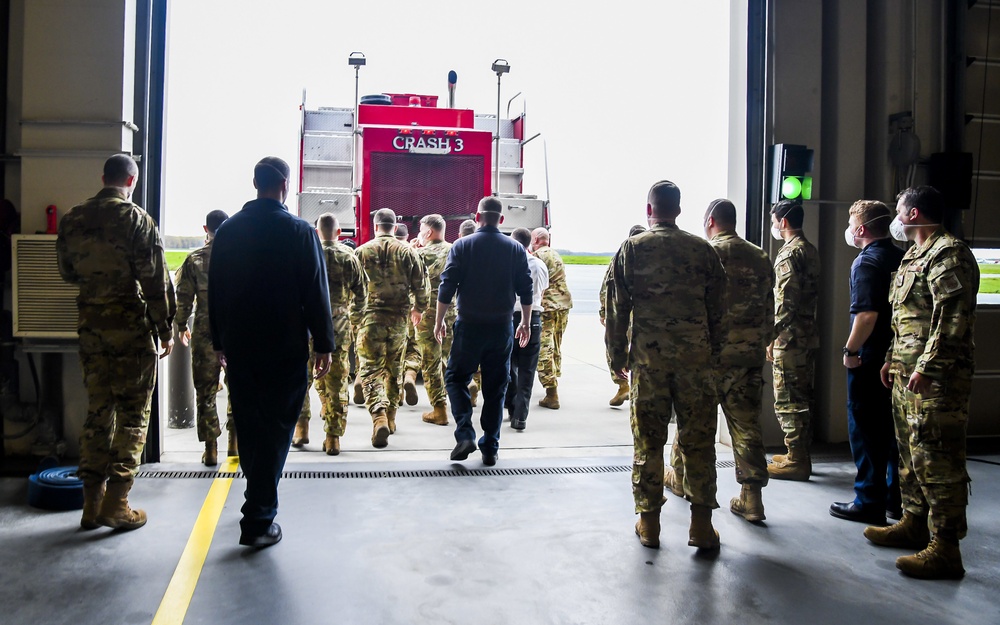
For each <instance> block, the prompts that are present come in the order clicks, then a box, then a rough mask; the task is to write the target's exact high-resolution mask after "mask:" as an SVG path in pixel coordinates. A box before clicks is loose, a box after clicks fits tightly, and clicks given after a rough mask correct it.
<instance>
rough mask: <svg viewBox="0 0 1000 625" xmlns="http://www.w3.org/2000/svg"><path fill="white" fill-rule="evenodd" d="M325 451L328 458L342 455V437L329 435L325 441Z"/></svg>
mask: <svg viewBox="0 0 1000 625" xmlns="http://www.w3.org/2000/svg"><path fill="white" fill-rule="evenodd" d="M323 451H325V452H326V455H328V456H338V455H340V437H339V436H334V435H333V434H327V435H326V440H325V441H323Z"/></svg>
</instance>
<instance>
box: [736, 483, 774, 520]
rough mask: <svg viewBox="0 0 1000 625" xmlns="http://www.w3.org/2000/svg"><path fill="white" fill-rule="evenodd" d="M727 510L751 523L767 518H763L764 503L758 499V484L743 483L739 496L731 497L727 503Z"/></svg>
mask: <svg viewBox="0 0 1000 625" xmlns="http://www.w3.org/2000/svg"><path fill="white" fill-rule="evenodd" d="M729 509H730V510H731V511H732V513H733V514H738V515H739V516H741V517H743V518H744V519H746V520H747V521H750V522H751V523H759V522H760V521H763V520H764V519H765V518H767V517H765V516H764V502H763V501H762V500H761V498H760V484H747V483H744V484H743V487H742V488H741V489H740V496H739V497H733V498H732V500H731V501H730V502H729Z"/></svg>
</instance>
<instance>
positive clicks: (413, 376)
mask: <svg viewBox="0 0 1000 625" xmlns="http://www.w3.org/2000/svg"><path fill="white" fill-rule="evenodd" d="M403 396H404V398H405V399H406V405H407V406H416V405H417V372H416V371H407V372H406V373H405V374H404V375H403Z"/></svg>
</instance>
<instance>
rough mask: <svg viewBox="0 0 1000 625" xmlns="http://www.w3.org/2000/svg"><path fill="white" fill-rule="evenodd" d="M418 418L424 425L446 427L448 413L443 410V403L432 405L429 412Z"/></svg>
mask: <svg viewBox="0 0 1000 625" xmlns="http://www.w3.org/2000/svg"><path fill="white" fill-rule="evenodd" d="M420 418H421V419H422V420H423V422H424V423H432V424H434V425H448V411H447V410H445V404H444V402H442V403H440V404H434V405H433V406H432V407H431V411H430V412H425V413H424V414H422V415H420Z"/></svg>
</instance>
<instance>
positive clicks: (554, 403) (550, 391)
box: [538, 386, 559, 410]
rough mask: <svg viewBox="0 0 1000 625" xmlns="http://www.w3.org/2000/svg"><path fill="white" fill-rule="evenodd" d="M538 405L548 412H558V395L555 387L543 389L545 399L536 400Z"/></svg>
mask: <svg viewBox="0 0 1000 625" xmlns="http://www.w3.org/2000/svg"><path fill="white" fill-rule="evenodd" d="M538 405H539V406H541V407H542V408H549V409H550V410H559V393H558V392H557V391H556V387H554V386H553V387H552V388H547V389H545V397H543V398H541V399H540V400H538Z"/></svg>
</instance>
